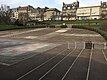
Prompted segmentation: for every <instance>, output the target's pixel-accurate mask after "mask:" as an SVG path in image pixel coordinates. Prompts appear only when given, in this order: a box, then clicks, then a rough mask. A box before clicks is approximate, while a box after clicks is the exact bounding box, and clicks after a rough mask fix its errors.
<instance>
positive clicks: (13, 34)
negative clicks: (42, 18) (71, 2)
mask: <svg viewBox="0 0 107 80" xmlns="http://www.w3.org/2000/svg"><path fill="white" fill-rule="evenodd" d="M44 29H45V28H41V29H33V30H28V31H25V32H20V33H12V34H9V35H3V36H0V37H10V36H15V35H20V34H24V33H30V32H34V31H39V30H44Z"/></svg>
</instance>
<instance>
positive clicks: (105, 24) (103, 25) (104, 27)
mask: <svg viewBox="0 0 107 80" xmlns="http://www.w3.org/2000/svg"><path fill="white" fill-rule="evenodd" d="M100 29H101V30H103V31H107V20H102V22H101V28H100Z"/></svg>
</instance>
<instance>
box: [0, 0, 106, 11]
mask: <svg viewBox="0 0 107 80" xmlns="http://www.w3.org/2000/svg"><path fill="white" fill-rule="evenodd" d="M74 1H76V0H0V4H6V5H9V6H10V7H11V8H14V7H18V6H25V5H32V6H33V7H35V8H36V7H45V6H47V7H51V8H54V7H55V8H58V9H60V10H61V7H62V3H63V2H65V3H72V2H74ZM100 1H106V2H107V0H79V2H80V6H81V7H83V6H91V5H100Z"/></svg>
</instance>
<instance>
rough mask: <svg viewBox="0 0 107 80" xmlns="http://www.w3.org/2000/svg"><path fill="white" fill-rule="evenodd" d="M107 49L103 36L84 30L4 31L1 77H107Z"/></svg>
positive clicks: (78, 79) (104, 79) (3, 79)
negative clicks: (91, 46) (88, 44)
mask: <svg viewBox="0 0 107 80" xmlns="http://www.w3.org/2000/svg"><path fill="white" fill-rule="evenodd" d="M74 34H75V35H74ZM85 41H92V42H93V43H94V44H95V46H94V49H92V50H90V49H85V45H84V42H85ZM106 48H107V46H106V45H105V40H104V39H103V37H101V36H100V35H99V34H97V33H95V32H92V31H88V30H82V29H60V28H55V29H50V28H47V29H46V28H41V29H30V30H29V29H26V30H25V29H23V30H18V31H17V30H10V31H2V32H0V80H107V76H106V75H107V49H106Z"/></svg>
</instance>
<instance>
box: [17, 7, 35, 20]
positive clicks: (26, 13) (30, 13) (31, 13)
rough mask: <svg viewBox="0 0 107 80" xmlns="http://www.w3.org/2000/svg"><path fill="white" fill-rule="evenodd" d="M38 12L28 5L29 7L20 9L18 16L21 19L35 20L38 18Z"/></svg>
mask: <svg viewBox="0 0 107 80" xmlns="http://www.w3.org/2000/svg"><path fill="white" fill-rule="evenodd" d="M35 15H36V11H35V8H33V7H32V6H30V5H28V6H24V7H20V6H19V8H18V16H19V18H18V19H20V18H21V17H26V19H27V20H35V18H36V16H35Z"/></svg>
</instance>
